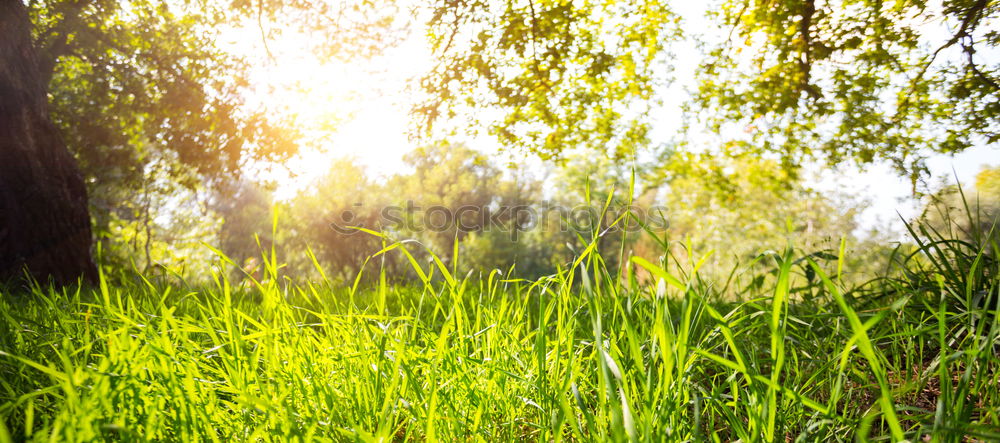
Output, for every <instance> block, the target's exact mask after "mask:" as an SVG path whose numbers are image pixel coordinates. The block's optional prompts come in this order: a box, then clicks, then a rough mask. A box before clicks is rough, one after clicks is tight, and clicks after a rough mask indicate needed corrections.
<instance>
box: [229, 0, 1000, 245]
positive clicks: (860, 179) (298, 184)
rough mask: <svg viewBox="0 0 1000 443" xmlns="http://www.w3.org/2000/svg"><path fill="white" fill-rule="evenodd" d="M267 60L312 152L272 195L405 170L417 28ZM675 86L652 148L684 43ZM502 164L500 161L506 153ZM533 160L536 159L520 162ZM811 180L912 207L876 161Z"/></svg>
mask: <svg viewBox="0 0 1000 443" xmlns="http://www.w3.org/2000/svg"><path fill="white" fill-rule="evenodd" d="M676 4H678V5H679V6H678V7H677V9H678V12H679V13H680V14H682V16H683V17H684V18H685V20H686V21H687V23H686V27H685V29H688V30H690V29H708V28H707V23H706V22H705V20H704V19H702V18H700V17H701V14H702V12H703V8H704V6H702V5H701V2H676ZM233 40H234V41H233V42H232V44H234V45H235V46H236V47H238V48H239V49H240V50H245V51H253V52H256V53H258V54H260V53H262V52H263V51H262V50H261V48H260V44H259V42H260V36H259V34H256V30H251V31H247V32H245V33H237V34H234V39H233ZM268 46H269V48H270V50H271V52H272V53H274V54H276V59H275V60H273V61H272V62H270V63H265V64H264V65H263V66H261V67H259V68H258V72H257V73H256V75H255V79H256V81H258V82H259V83H260V84H261V87H260V88H259V89H260V95H261V96H260V100H273V101H277V102H281V103H286V104H287V105H288V107H289V108H290V109H291V110H292V111H293V112H295V113H297V114H299V115H300V116H301V118H302V120H301V121H300V123H302V124H303V125H304V126H305V127H308V128H313V130H312V132H311V133H310V136H311V137H310V138H312V140H313V141H312V143H311V147H307V148H306V149H304V150H303V153H302V155H300V156H299V157H298V158H296V159H293V160H292V161H290V162H289V163H287V165H288V167H289V169H290V170H292V171H295V173H296V175H297V177H295V178H293V179H288V178H283V177H282V173H276V174H275V175H273V176H272V178H274V179H276V180H277V181H278V182H279V183H280V186H279V189H278V197H279V198H288V197H291V196H292V195H294V193H295V192H297V191H298V190H300V189H302V188H304V187H306V186H308V185H309V183H311V182H312V181H314V180H315V179H317V178H319V177H320V176H322V175H323V174H325V173H327V172H328V165H330V164H331V162H332V161H333V160H334V159H336V158H339V157H344V156H352V157H355V158H356V159H357V160H358V161H359V162H360V163H361V164H363V165H365V166H366V167H367V168H368V170H369V172H370V173H373V174H375V175H382V176H385V175H390V174H394V173H398V172H401V171H402V170H403V169H404V164H403V161H402V157H403V155H404V154H405V153H406V152H408V151H410V150H412V149H414V148H415V147H416V146H415V144H414V143H413V142H411V141H410V140H409V139H408V137H407V130H408V128H409V127H410V126H409V125H410V119H409V116H408V109H409V106H410V103H409V102H408V101H407V97H409V96H411V95H410V94H407V92H406V88H407V86H408V83H407V81H408V79H409V78H411V77H413V76H415V75H419V74H420V73H421V72H423V71H424V70H426V69H427V68H428V66H429V63H430V62H431V57H430V53H429V49H428V48H427V47H426V45H425V44H424V41H423V37H422V34H421V33H420V32H413V33H412V36H411V37H410V38H409V39H407V40H406V41H404V43H403V44H402V45H401V46H399V47H397V48H393V49H391V50H389V51H388V52H387V53H386V54H384V55H383V56H382V57H380V58H378V59H377V60H374V61H372V62H366V63H363V64H357V63H354V64H345V63H336V62H335V63H325V64H324V63H320V62H319V61H318V60H317V59H316V58H315V57H314V56H312V55H311V54H309V53H308V51H307V50H306V49H304V48H305V47H306V45H304V44H302V41H301V37H300V38H299V40H298V41H296V38H282V39H279V40H277V41H269V45H268ZM675 52H676V55H677V57H676V59H675V60H676V62H675V66H674V76H675V83H674V84H673V85H672V86H671V87H670V88H668V89H667V90H665V91H664V92H663V93H662V94H661V97H662V98H663V102H664V106H663V108H662V109H661V110H659V111H657V112H656V113H655V114H654V118H653V134H652V135H653V138H654V144H655V143H658V142H666V141H669V140H670V139H672V138H674V137H675V136H676V134H677V132H676V129H677V128H678V127H679V124H680V121H681V118H682V111H681V109H680V104H681V103H683V101H684V100H686V99H687V94H686V92H685V88H689V87H691V86H693V84H694V69H695V67H696V65H697V60H698V57H699V56H700V55H699V52H698V51H697V50H696V49H695V47H694V46H693V44H692V45H688V46H687V47H679V48H675ZM468 143H469V144H470V146H472V147H474V148H477V149H480V150H482V151H483V152H491V153H495V152H496V147H497V146H496V143H495V142H494V141H493V140H492V139H484V138H478V139H472V140H468ZM998 153H1000V151H998V149H997V148H996V147H993V148H988V147H983V146H979V147H975V148H973V149H970V150H968V151H965V152H963V153H961V154H959V155H957V156H955V157H948V156H944V155H939V156H935V157H933V158H932V159H931V160H930V161H929V166H930V168H931V171H932V173H933V176H934V179H933V180H935V181H936V180H940V179H942V178H951V177H952V176H953V174H955V175H957V176H958V178H959V180H960V181H962V182H963V183H965V184H968V185H969V186H971V184H972V183H973V181H974V177H975V175H976V173H978V172H979V171H980V169H981V168H982V167H983V166H984V165H986V164H991V163H992V164H993V165H997V164H1000V155H997V154H998ZM508 159H509V157H508ZM529 163H535V164H537V161H529ZM816 169H817V171H819V172H820V174H819V175H820V178H819V179H817V180H814V181H813V183H812V184H814V185H815V186H816V187H817V188H819V189H821V190H839V191H845V190H846V191H849V192H852V193H856V194H857V195H860V196H862V197H864V198H867V199H870V201H871V202H872V205H871V208H870V209H869V210H868V211H867V212H865V213H864V214H863V216H862V220H863V224H864V226H865V227H870V226H876V225H878V226H884V225H885V224H886V223H889V224H890V225H893V226H894V229H895V230H897V231H899V230H900V228H901V224H900V223H899V217H898V215H897V212H898V213H899V214H902V215H903V216H905V217H909V216H912V215H914V214H915V212H916V205H915V202H914V201H913V199H912V198H910V195H911V186H910V183H909V181H908V179H905V178H901V177H897V176H896V175H895V174H894V173H892V172H891V170H890V168H889V167H888V166H886V165H875V166H872V167H869V168H867V170H865V171H859V170H857V168H851V167H842V168H839V170H831V169H829V168H816Z"/></svg>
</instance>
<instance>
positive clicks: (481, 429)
mask: <svg viewBox="0 0 1000 443" xmlns="http://www.w3.org/2000/svg"><path fill="white" fill-rule="evenodd" d="M913 233H914V234H915V235H916V236H917V238H918V239H919V241H918V242H917V245H916V247H915V248H914V249H913V250H903V249H902V248H901V249H898V250H897V251H896V255H895V257H894V260H893V265H892V267H891V268H890V269H886V270H885V273H884V275H881V276H872V277H871V279H870V280H869V281H867V282H866V283H864V284H860V285H857V284H852V285H848V284H847V283H845V282H844V279H843V275H844V274H845V273H848V272H850V269H845V268H844V263H845V257H844V254H845V252H844V249H843V248H841V250H840V251H828V252H819V253H807V252H808V251H806V252H803V251H797V250H794V249H792V248H791V247H788V248H787V249H785V250H784V251H783V252H768V253H765V254H762V255H760V256H759V257H758V259H757V260H756V261H755V262H753V263H747V264H744V265H742V266H740V267H739V268H738V269H735V270H734V271H733V272H732V273H731V275H730V276H729V277H728V278H727V279H725V280H722V281H706V280H703V279H702V278H700V277H699V276H698V273H697V268H696V266H697V261H695V265H694V266H689V267H687V268H685V267H684V266H681V265H678V264H677V263H680V262H679V261H677V260H675V259H674V258H672V257H671V256H670V255H669V254H666V256H665V258H664V259H663V260H661V261H660V262H659V263H652V262H649V261H646V260H644V259H641V258H633V259H631V260H627V259H626V260H618V262H619V263H623V265H620V266H617V267H612V266H610V265H608V264H607V263H608V262H606V261H605V258H606V257H609V256H613V255H615V254H621V252H620V251H611V252H606V251H598V250H596V248H595V247H590V248H587V249H586V250H584V251H583V252H582V253H581V254H580V255H579V256H578V257H577V258H576V260H575V261H574V262H573V263H572V264H569V265H567V266H566V267H565V268H564V269H561V270H560V271H559V272H557V273H555V274H553V275H550V276H547V277H543V278H540V279H537V280H534V281H527V280H520V279H517V278H516V277H515V276H510V275H505V274H506V273H504V272H500V271H492V272H486V271H485V270H484V271H483V272H482V274H478V275H473V274H471V273H470V274H469V275H456V274H455V273H454V272H453V270H452V269H449V267H448V266H446V265H445V264H444V263H443V262H442V261H440V260H438V259H437V258H436V257H435V256H433V255H430V257H431V260H429V261H427V262H423V261H422V260H418V259H416V258H414V255H413V254H411V252H410V250H412V249H413V248H414V245H413V244H412V243H411V244H407V243H391V242H387V243H386V244H387V246H386V248H385V249H384V250H383V251H382V252H381V253H380V254H401V255H403V256H404V257H407V258H409V262H410V264H411V265H412V267H413V271H414V272H415V273H416V274H417V275H418V276H419V280H418V283H417V284H394V283H392V281H393V278H392V276H391V275H387V274H386V272H385V270H384V269H380V268H379V266H378V265H377V264H378V256H376V257H375V258H374V259H373V260H371V261H369V262H368V264H367V266H366V267H365V269H364V270H363V271H362V275H359V277H358V278H357V279H356V280H355V281H354V282H347V283H338V282H331V281H329V280H322V279H321V280H320V281H315V282H305V281H289V280H288V279H286V278H283V277H282V269H281V266H280V261H279V258H280V257H275V256H273V255H272V256H268V257H266V264H265V265H266V266H265V267H266V271H265V273H264V274H263V275H262V276H261V278H260V279H249V278H248V279H247V280H245V281H236V279H233V278H231V277H229V276H228V274H226V273H224V272H219V273H216V275H215V276H214V283H213V284H208V285H196V286H187V285H185V284H183V283H177V282H174V283H164V282H162V281H158V280H156V279H153V278H149V279H147V278H144V277H143V276H142V275H141V274H117V275H104V276H102V281H101V285H100V287H99V288H93V289H91V288H83V289H76V290H74V289H62V290H50V289H45V288H43V287H36V288H35V289H34V290H33V291H27V292H25V291H20V292H18V291H14V292H7V293H5V294H3V297H0V404H2V406H0V417H3V421H2V423H3V426H4V427H3V428H0V439H2V440H4V441H9V440H11V439H13V440H15V441H19V440H45V441H74V440H91V439H108V440H125V441H132V440H184V441H258V440H274V441H314V440H333V441H438V440H440V441H513V440H537V441H639V440H641V441H736V440H739V441H776V440H783V441H851V440H872V441H901V440H910V441H989V440H997V439H1000V416H998V414H1000V409H998V406H1000V379H998V377H1000V355H998V348H997V346H998V339H1000V319H998V317H997V310H996V307H997V303H996V300H997V297H998V288H1000V284H998V275H1000V264H998V262H997V260H996V256H995V255H994V253H993V252H991V251H995V248H996V245H992V247H990V245H975V244H973V243H972V242H967V241H959V240H946V239H945V238H944V237H940V236H938V235H937V234H936V232H934V231H931V230H927V229H924V230H923V231H919V228H914V232H913ZM596 244H597V243H596V242H592V243H591V245H596ZM602 252H606V253H607V254H610V255H603V256H602V254H601V253H602ZM224 260H225V259H224V258H220V263H224ZM220 269H221V268H220ZM420 282H422V284H421V283H420Z"/></svg>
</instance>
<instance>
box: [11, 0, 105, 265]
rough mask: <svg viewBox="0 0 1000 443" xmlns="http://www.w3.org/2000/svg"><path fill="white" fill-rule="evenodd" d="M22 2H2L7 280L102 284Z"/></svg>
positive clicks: (78, 179) (76, 177) (79, 180)
mask: <svg viewBox="0 0 1000 443" xmlns="http://www.w3.org/2000/svg"><path fill="white" fill-rule="evenodd" d="M42 79H43V75H41V72H40V71H39V61H38V56H37V54H36V52H35V48H34V47H33V45H32V39H31V22H30V19H29V18H28V13H27V10H26V9H25V7H24V4H23V3H22V2H21V0H0V279H3V280H10V279H19V278H20V277H22V276H24V275H26V274H25V270H27V275H30V276H31V277H33V278H35V279H37V280H39V281H41V282H43V283H45V282H49V281H51V282H53V283H56V284H68V283H73V282H76V281H77V280H78V279H80V278H83V279H84V280H85V281H90V282H94V281H95V280H96V278H97V268H96V267H95V266H94V260H93V257H92V256H91V244H92V241H93V240H92V237H91V227H90V215H89V214H88V212H87V190H86V187H85V186H84V183H83V176H82V175H81V174H80V171H79V170H78V169H77V167H76V160H75V159H74V158H73V155H72V154H70V152H69V150H68V149H67V148H66V144H65V143H64V142H63V141H62V139H61V138H60V136H59V134H58V131H57V129H56V127H55V125H53V123H52V121H51V120H50V119H49V114H48V103H47V101H48V100H47V94H46V88H47V85H45V84H43V80H42Z"/></svg>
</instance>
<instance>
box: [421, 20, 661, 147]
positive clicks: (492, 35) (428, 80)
mask: <svg viewBox="0 0 1000 443" xmlns="http://www.w3.org/2000/svg"><path fill="white" fill-rule="evenodd" d="M433 5H434V8H433V14H432V18H431V20H430V23H429V32H430V40H431V42H432V45H433V49H434V51H435V56H436V57H438V59H439V60H438V63H437V65H436V66H435V68H434V69H433V70H432V71H431V72H430V73H428V74H427V75H426V76H425V77H424V78H423V79H422V80H421V83H420V85H421V87H422V89H423V90H424V91H425V92H426V93H427V99H426V100H425V102H424V103H423V104H422V105H421V106H419V107H417V108H416V110H415V111H416V115H417V116H418V118H419V119H420V121H421V123H423V125H424V128H425V129H427V128H435V127H440V126H446V127H448V128H450V129H452V130H455V129H456V128H457V130H459V131H465V132H477V131H480V129H477V128H484V129H485V128H488V129H486V130H488V132H489V134H491V135H493V136H494V137H496V138H497V139H498V140H499V141H500V143H502V144H503V145H504V146H507V147H512V148H516V149H522V150H525V151H530V152H533V153H537V154H539V155H540V156H542V157H543V158H550V157H554V156H558V155H559V154H560V152H561V151H562V150H563V149H566V148H567V147H576V146H587V147H593V148H598V149H601V150H608V151H611V152H613V153H615V154H618V155H623V154H626V153H629V152H632V151H633V150H634V149H635V148H636V147H638V146H641V145H643V144H644V143H645V141H646V137H647V134H648V131H649V127H648V124H647V121H646V114H647V113H648V112H649V110H650V109H652V108H653V107H654V105H655V99H654V97H653V91H654V87H655V86H656V85H657V84H659V83H662V82H664V81H666V79H667V77H666V74H667V73H668V71H669V67H668V66H667V65H666V64H665V63H664V61H665V47H666V44H667V43H668V42H669V41H670V40H671V39H672V38H674V37H675V36H676V35H677V27H676V26H675V25H676V23H675V21H676V16H675V15H674V14H672V13H671V12H670V10H669V8H668V7H667V6H666V5H665V4H663V3H661V2H655V1H644V0H635V1H623V2H599V1H583V2H570V1H565V0H527V1H514V0H512V1H482V0H477V1H469V0H443V1H437V2H434V3H433ZM456 117H458V118H459V120H460V121H461V119H462V118H465V119H466V121H467V122H468V126H461V124H460V123H459V124H455V123H451V125H448V124H446V122H445V121H446V120H449V119H455V118H456Z"/></svg>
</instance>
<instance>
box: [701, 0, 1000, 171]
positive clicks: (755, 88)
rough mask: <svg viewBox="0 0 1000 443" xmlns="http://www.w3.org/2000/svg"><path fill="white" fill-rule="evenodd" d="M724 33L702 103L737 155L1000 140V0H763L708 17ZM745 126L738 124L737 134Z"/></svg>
mask: <svg viewBox="0 0 1000 443" xmlns="http://www.w3.org/2000/svg"><path fill="white" fill-rule="evenodd" d="M712 17H713V18H714V19H715V21H716V22H717V23H718V25H719V26H720V27H722V28H723V31H726V32H728V38H726V39H725V40H724V41H723V42H721V43H720V44H719V45H717V46H715V47H714V48H712V50H711V52H710V57H709V58H708V60H707V61H706V62H705V63H703V64H702V66H701V68H700V71H699V73H698V78H699V80H700V84H699V90H698V93H697V96H696V104H697V109H699V110H701V111H703V116H704V117H705V120H704V121H706V122H707V123H708V124H709V127H710V129H711V130H712V131H715V132H721V131H724V130H725V129H726V128H729V129H732V128H746V130H745V131H742V132H743V134H744V136H740V137H731V138H730V140H728V142H729V144H728V145H727V146H726V149H727V150H728V151H729V152H730V153H733V154H737V155H739V154H747V153H750V154H761V153H773V154H778V155H780V156H781V157H782V158H783V159H784V160H785V164H786V165H796V164H799V163H801V162H802V161H803V160H807V159H819V160H822V161H825V162H828V163H834V164H836V163H841V162H844V161H854V162H856V163H858V164H867V163H871V162H873V161H890V162H891V163H892V164H893V165H894V166H895V167H896V169H897V170H898V171H899V172H901V173H908V174H910V175H911V178H913V179H914V180H916V179H917V178H918V177H919V176H920V175H921V174H922V173H924V172H926V170H925V167H926V166H925V165H924V160H925V158H926V155H928V154H929V153H934V152H939V153H955V152H959V151H962V150H964V149H967V148H968V147H970V146H972V145H973V144H975V143H987V144H993V143H995V142H997V141H998V140H1000V95H998V93H1000V86H998V82H1000V63H997V61H996V60H997V59H996V58H995V54H996V50H997V48H996V46H997V44H998V43H1000V33H998V28H997V20H998V19H1000V6H998V4H997V3H996V2H990V1H987V0H946V1H943V2H941V3H940V4H938V3H933V2H924V1H905V0H904V1H897V2H881V1H856V0H837V1H815V0H798V1H785V2H778V3H772V2H758V1H750V0H727V1H726V2H724V3H723V5H722V7H721V8H720V9H719V10H718V12H716V13H715V14H713V15H712ZM735 132H740V131H735Z"/></svg>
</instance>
